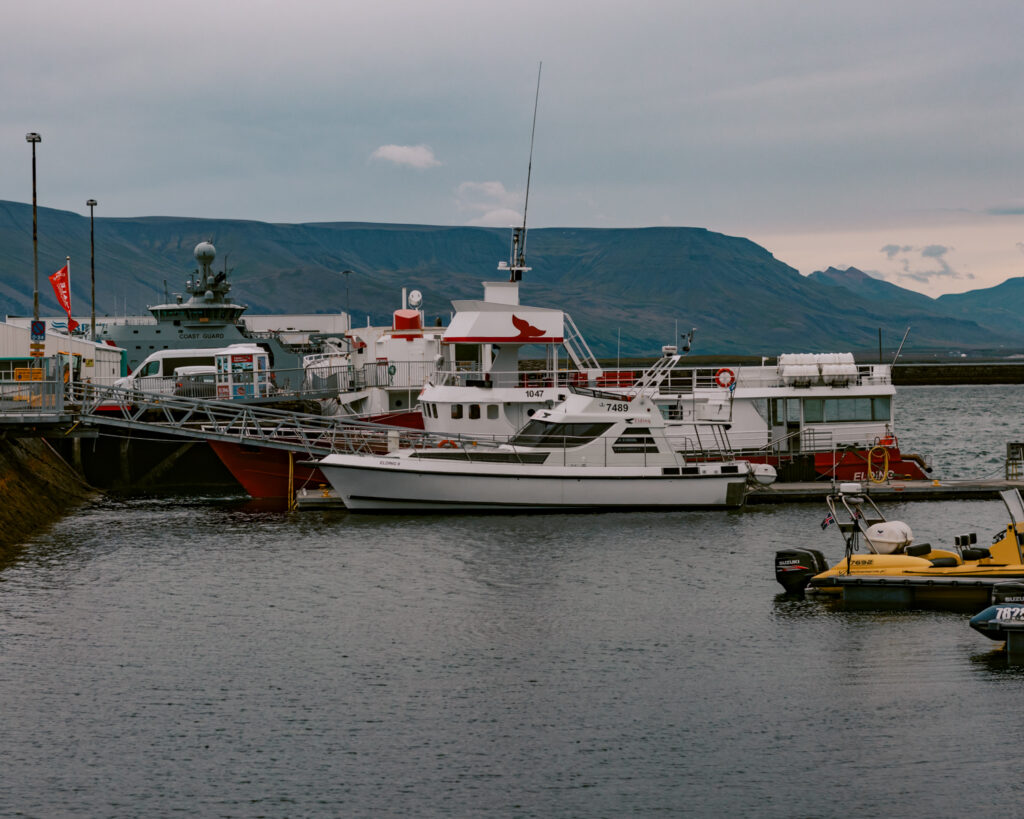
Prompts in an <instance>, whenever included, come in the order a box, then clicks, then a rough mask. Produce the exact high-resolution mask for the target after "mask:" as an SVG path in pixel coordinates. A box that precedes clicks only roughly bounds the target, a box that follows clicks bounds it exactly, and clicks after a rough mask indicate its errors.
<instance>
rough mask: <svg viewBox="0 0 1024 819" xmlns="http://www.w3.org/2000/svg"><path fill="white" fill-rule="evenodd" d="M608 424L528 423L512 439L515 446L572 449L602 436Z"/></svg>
mask: <svg viewBox="0 0 1024 819" xmlns="http://www.w3.org/2000/svg"><path fill="white" fill-rule="evenodd" d="M610 426H611V424H610V423H581V424H552V423H549V422H548V421H530V422H529V423H528V424H527V425H526V426H525V427H523V428H522V429H521V430H520V431H519V434H518V435H516V436H515V437H514V438H513V439H512V443H513V444H515V445H516V446H546V447H564V448H565V449H572V448H573V447H577V446H583V444H587V443H590V442H591V441H593V440H594V439H595V438H598V437H600V436H601V435H603V434H604V433H605V432H606V431H607V430H608V428H609V427H610Z"/></svg>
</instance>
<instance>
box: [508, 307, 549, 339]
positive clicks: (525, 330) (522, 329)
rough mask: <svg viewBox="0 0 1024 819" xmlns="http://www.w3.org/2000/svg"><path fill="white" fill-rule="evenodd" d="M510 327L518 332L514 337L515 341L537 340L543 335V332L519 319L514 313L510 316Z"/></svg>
mask: <svg viewBox="0 0 1024 819" xmlns="http://www.w3.org/2000/svg"><path fill="white" fill-rule="evenodd" d="M512 325H513V326H514V327H515V328H516V329H517V330H518V331H519V335H518V336H516V340H517V341H518V340H520V339H527V340H528V339H531V338H539V337H540V336H542V335H544V331H543V330H541V329H540V328H539V327H534V326H533V325H532V324H530V322H528V321H527V320H526V319H521V318H519V317H518V316H517V315H515V313H513V314H512Z"/></svg>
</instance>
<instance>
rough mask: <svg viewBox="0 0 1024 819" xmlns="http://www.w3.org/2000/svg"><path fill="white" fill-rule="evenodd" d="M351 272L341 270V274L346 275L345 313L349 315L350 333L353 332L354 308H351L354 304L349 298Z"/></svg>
mask: <svg viewBox="0 0 1024 819" xmlns="http://www.w3.org/2000/svg"><path fill="white" fill-rule="evenodd" d="M351 272H352V271H351V270H342V271H341V275H342V276H344V277H345V315H346V316H348V331H349V332H350V333H351V332H352V310H351V309H350V308H351V306H352V305H351V302H350V301H349V298H348V277H349V274H350V273H351Z"/></svg>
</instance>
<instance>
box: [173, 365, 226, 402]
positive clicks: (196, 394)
mask: <svg viewBox="0 0 1024 819" xmlns="http://www.w3.org/2000/svg"><path fill="white" fill-rule="evenodd" d="M174 394H175V395H181V396H184V397H185V398H216V397H217V368H216V367H212V366H208V365H200V364H193V365H190V366H188V367H176V368H175V369H174Z"/></svg>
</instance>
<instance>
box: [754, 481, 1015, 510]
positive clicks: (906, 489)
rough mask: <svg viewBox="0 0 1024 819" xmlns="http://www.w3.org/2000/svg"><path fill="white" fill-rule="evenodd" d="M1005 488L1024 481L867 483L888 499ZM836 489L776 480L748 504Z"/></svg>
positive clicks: (962, 495) (981, 495) (970, 496)
mask: <svg viewBox="0 0 1024 819" xmlns="http://www.w3.org/2000/svg"><path fill="white" fill-rule="evenodd" d="M1004 489H1020V490H1022V491H1024V480H1021V481H1015V480H1002V479H999V480H956V481H939V480H935V481H891V482H886V483H867V484H865V485H864V492H865V494H866V495H870V496H871V497H872V498H875V499H877V500H885V501H898V500H915V501H917V500H978V499H981V500H987V499H993V500H994V499H996V498H998V493H999V492H1000V491H1002V490H1004ZM832 491H833V486H832V483H831V482H830V481H813V482H804V483H801V482H795V483H774V484H772V485H771V486H766V487H763V488H760V489H755V490H754V491H753V492H751V493H749V494H748V495H747V503H748V504H749V505H755V506H756V505H763V504H770V503H818V502H820V501H822V500H824V498H825V496H826V495H828V494H829V493H830V492H832Z"/></svg>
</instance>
